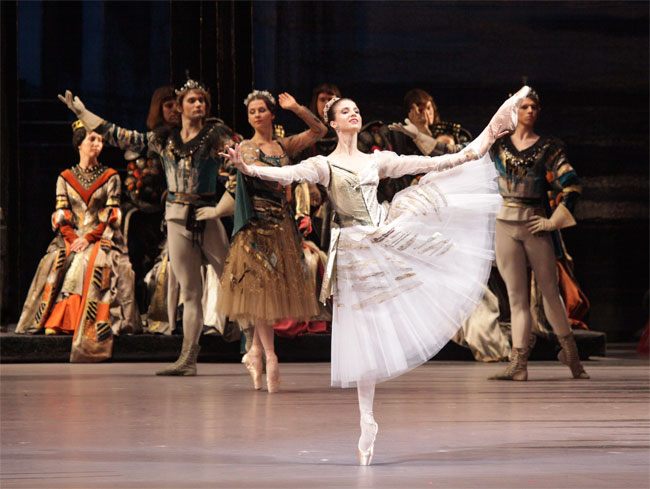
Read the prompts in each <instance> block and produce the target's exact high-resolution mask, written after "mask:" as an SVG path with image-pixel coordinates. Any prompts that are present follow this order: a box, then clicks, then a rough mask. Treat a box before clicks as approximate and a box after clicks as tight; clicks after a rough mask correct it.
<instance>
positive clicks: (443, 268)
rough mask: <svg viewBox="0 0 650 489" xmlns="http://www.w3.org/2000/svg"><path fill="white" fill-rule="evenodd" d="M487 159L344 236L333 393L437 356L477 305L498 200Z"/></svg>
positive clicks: (409, 192)
mask: <svg viewBox="0 0 650 489" xmlns="http://www.w3.org/2000/svg"><path fill="white" fill-rule="evenodd" d="M496 177H497V173H496V170H495V168H494V164H493V163H492V161H491V160H490V159H489V157H487V156H485V157H483V158H482V159H480V160H475V161H471V162H468V163H465V164H463V165H460V166H458V167H456V168H453V169H451V170H447V171H444V172H436V173H434V172H431V173H428V174H426V175H425V176H423V177H422V179H421V180H420V183H419V185H415V186H412V187H409V188H407V189H404V190H403V191H401V192H400V193H398V194H397V195H396V196H395V198H394V199H393V202H392V204H391V207H390V210H389V212H388V217H387V218H386V220H385V222H384V223H382V224H381V225H380V226H379V227H373V226H361V225H354V226H350V227H344V228H342V229H341V236H340V240H339V245H338V251H337V257H336V265H335V266H336V282H335V287H336V288H335V294H334V308H333V309H334V310H333V323H332V385H333V386H337V387H354V386H356V384H357V382H358V381H366V380H371V381H375V382H381V381H384V380H388V379H391V378H393V377H397V376H399V375H401V374H403V373H405V372H406V371H408V370H410V369H412V368H414V367H417V366H418V365H420V364H422V363H424V362H426V361H427V360H429V359H430V358H431V357H433V356H434V355H435V354H436V353H438V351H440V349H441V348H442V347H443V346H444V345H445V344H446V343H447V342H448V341H449V340H450V339H451V338H452V336H454V334H456V332H457V331H458V329H459V328H460V327H461V325H462V324H463V322H464V321H465V320H466V319H467V318H468V317H469V316H470V314H471V313H472V312H473V310H474V309H475V307H476V306H477V305H478V303H479V301H480V299H481V297H482V295H483V287H484V286H485V284H486V283H487V279H488V276H489V273H490V267H491V264H492V260H493V258H494V228H495V223H496V215H497V213H498V211H499V209H500V206H501V201H502V199H501V197H500V196H499V194H498V189H497V184H496Z"/></svg>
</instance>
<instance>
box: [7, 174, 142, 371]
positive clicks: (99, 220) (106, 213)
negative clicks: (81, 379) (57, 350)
mask: <svg viewBox="0 0 650 489" xmlns="http://www.w3.org/2000/svg"><path fill="white" fill-rule="evenodd" d="M120 188H121V183H120V177H119V175H118V174H117V172H116V171H115V170H113V169H112V168H107V167H104V166H102V165H99V166H98V167H96V169H94V170H92V171H90V172H85V171H83V170H82V169H80V168H79V166H78V165H76V166H74V167H72V168H71V169H69V170H65V171H64V172H62V173H61V174H60V176H59V177H58V179H57V184H56V210H55V212H54V214H52V228H53V230H54V231H55V232H56V236H55V237H54V239H53V240H52V242H51V243H50V245H49V247H48V249H47V252H46V255H45V256H44V257H43V259H42V260H41V262H40V264H39V267H38V269H37V271H36V275H35V277H34V280H33V281H32V284H31V286H30V289H29V292H28V296H27V300H26V301H25V306H24V308H23V312H22V314H21V317H20V320H19V323H18V327H17V328H16V332H19V333H25V332H29V333H37V332H40V331H42V330H43V329H44V328H45V329H47V330H51V332H64V333H74V340H73V350H72V353H71V361H98V360H102V359H105V358H108V357H109V356H110V353H111V346H112V335H113V334H118V333H120V332H129V333H132V332H135V331H136V330H137V329H138V328H139V321H138V315H137V310H136V307H135V303H134V294H133V271H132V269H131V264H130V263H129V259H128V255H127V249H126V246H125V244H124V239H123V237H122V233H121V231H120V223H121V217H122V216H121V211H120V207H119V204H120ZM77 238H85V239H86V240H87V241H88V243H89V246H88V247H87V248H86V249H85V250H84V251H82V252H77V253H75V252H71V251H70V246H71V244H72V243H74V241H75V240H76V239H77Z"/></svg>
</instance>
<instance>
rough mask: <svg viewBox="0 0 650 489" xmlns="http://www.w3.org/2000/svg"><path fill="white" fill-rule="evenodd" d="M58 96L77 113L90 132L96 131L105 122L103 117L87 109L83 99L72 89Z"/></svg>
mask: <svg viewBox="0 0 650 489" xmlns="http://www.w3.org/2000/svg"><path fill="white" fill-rule="evenodd" d="M58 97H59V100H60V101H61V102H63V103H64V104H66V105H67V106H68V109H70V110H71V111H72V112H74V113H75V115H76V116H77V117H78V118H79V120H80V121H81V122H82V124H83V125H84V127H85V128H86V130H87V131H88V132H92V131H94V130H95V129H97V127H98V126H99V125H100V124H101V123H102V122H104V120H103V119H102V118H101V117H99V116H98V115H95V114H93V113H92V112H90V111H89V110H88V109H86V106H85V105H84V104H83V102H82V101H81V99H80V98H79V97H75V96H73V95H72V92H71V91H70V90H66V91H65V95H61V94H59V95H58Z"/></svg>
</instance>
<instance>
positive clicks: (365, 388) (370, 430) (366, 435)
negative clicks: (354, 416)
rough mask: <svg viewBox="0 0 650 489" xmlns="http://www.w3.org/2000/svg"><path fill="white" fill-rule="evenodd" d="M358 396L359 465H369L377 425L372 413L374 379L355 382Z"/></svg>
mask: <svg viewBox="0 0 650 489" xmlns="http://www.w3.org/2000/svg"><path fill="white" fill-rule="evenodd" d="M357 395H358V396H359V412H360V413H361V422H360V424H361V437H360V438H359V447H358V453H359V465H370V463H371V462H372V455H373V453H374V448H375V438H376V437H377V431H378V429H379V428H378V426H377V423H376V422H375V418H374V416H373V413H372V405H373V402H374V399H375V381H374V380H365V381H362V380H360V381H359V382H357Z"/></svg>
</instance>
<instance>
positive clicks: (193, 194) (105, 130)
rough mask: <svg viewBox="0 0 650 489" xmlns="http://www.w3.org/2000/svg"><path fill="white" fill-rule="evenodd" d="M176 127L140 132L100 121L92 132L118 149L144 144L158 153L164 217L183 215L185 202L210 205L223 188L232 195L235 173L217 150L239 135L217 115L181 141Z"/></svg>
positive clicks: (184, 214) (186, 203)
mask: <svg viewBox="0 0 650 489" xmlns="http://www.w3.org/2000/svg"><path fill="white" fill-rule="evenodd" d="M180 130H181V128H180V127H173V128H167V127H161V128H158V129H156V130H155V131H150V132H147V133H141V132H138V131H132V130H129V129H124V128H121V127H119V126H117V125H115V124H113V123H111V122H107V121H104V123H103V124H101V125H100V126H99V127H98V128H97V129H95V132H97V133H98V134H101V135H102V136H103V137H104V142H105V143H106V144H109V145H112V146H118V147H119V148H120V149H122V150H131V151H136V152H141V151H143V150H144V149H145V148H148V150H149V151H150V152H153V153H155V154H157V155H159V156H160V159H161V161H162V164H163V169H164V172H165V177H166V180H167V189H168V190H169V193H168V194H167V202H166V206H165V218H166V219H179V220H180V219H185V218H186V212H187V209H186V206H187V205H189V204H192V205H195V206H202V205H209V204H211V205H214V204H215V203H216V202H217V201H218V200H219V199H220V198H221V196H222V195H223V193H224V191H225V190H227V191H228V192H231V193H232V194H233V195H234V191H235V174H234V172H232V170H231V167H229V166H227V165H224V161H223V158H221V157H220V156H219V155H218V153H219V152H220V151H223V150H224V148H225V146H227V145H228V146H233V145H234V142H235V141H239V137H238V136H237V135H236V134H235V133H234V132H233V131H232V130H231V129H230V128H229V127H228V126H226V125H225V124H223V122H222V121H221V120H219V119H208V120H207V121H206V123H205V125H204V126H203V128H202V129H201V131H200V132H199V133H198V134H197V135H196V136H195V137H194V138H192V139H191V140H190V141H187V142H185V143H184V142H183V141H182V139H181V135H180Z"/></svg>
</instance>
